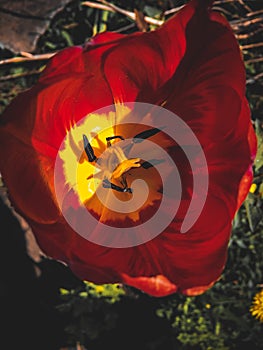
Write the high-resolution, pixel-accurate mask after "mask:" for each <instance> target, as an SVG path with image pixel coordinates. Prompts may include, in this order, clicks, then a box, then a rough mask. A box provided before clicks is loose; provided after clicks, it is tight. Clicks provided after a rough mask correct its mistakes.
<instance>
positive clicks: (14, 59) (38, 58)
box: [0, 52, 56, 65]
mask: <svg viewBox="0 0 263 350" xmlns="http://www.w3.org/2000/svg"><path fill="white" fill-rule="evenodd" d="M55 54H56V52H53V53H43V54H40V55H31V54H29V55H28V56H26V57H25V56H23V57H12V58H7V59H4V60H0V65H2V64H9V63H21V62H27V61H42V60H44V61H45V60H49V59H50V58H51V57H52V56H54V55H55Z"/></svg>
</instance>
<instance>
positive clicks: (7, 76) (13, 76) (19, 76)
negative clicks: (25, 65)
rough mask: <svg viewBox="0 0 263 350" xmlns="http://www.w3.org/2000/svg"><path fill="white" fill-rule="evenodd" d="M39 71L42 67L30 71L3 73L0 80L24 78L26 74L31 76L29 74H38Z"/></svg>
mask: <svg viewBox="0 0 263 350" xmlns="http://www.w3.org/2000/svg"><path fill="white" fill-rule="evenodd" d="M41 72H42V69H39V70H33V71H31V72H23V73H17V74H10V75H5V76H3V77H0V82H2V81H7V80H12V79H19V78H24V77H28V76H31V75H37V74H40V73H41Z"/></svg>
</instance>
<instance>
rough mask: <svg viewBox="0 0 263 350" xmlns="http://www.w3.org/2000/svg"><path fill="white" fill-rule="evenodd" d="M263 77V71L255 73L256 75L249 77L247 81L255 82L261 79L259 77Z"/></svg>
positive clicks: (249, 82) (248, 82)
mask: <svg viewBox="0 0 263 350" xmlns="http://www.w3.org/2000/svg"><path fill="white" fill-rule="evenodd" d="M261 78H263V72H262V73H259V74H257V75H255V76H254V77H252V78H249V79H247V81H246V83H247V84H253V83H255V82H256V81H257V80H259V79H261Z"/></svg>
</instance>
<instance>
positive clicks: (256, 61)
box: [245, 57, 263, 64]
mask: <svg viewBox="0 0 263 350" xmlns="http://www.w3.org/2000/svg"><path fill="white" fill-rule="evenodd" d="M258 62H263V57H257V58H251V59H250V60H247V61H245V63H246V64H251V63H258Z"/></svg>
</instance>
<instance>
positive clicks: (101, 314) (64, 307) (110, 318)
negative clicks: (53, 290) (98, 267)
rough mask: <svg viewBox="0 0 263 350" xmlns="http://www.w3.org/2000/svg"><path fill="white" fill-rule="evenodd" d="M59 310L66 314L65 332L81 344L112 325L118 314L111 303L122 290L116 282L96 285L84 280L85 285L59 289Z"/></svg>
mask: <svg viewBox="0 0 263 350" xmlns="http://www.w3.org/2000/svg"><path fill="white" fill-rule="evenodd" d="M60 292H61V300H62V302H61V304H60V305H59V306H58V308H59V310H60V311H61V313H64V314H66V315H67V316H68V315H69V316H70V317H69V320H70V321H69V323H68V325H67V327H66V332H67V333H68V335H69V340H68V341H69V343H72V345H74V344H75V343H76V342H77V341H79V342H80V343H82V344H85V343H86V342H87V339H91V340H92V339H95V338H97V337H99V336H100V335H101V334H103V332H105V331H108V330H110V329H112V328H114V326H115V322H116V319H117V317H118V315H117V313H116V312H115V310H114V307H113V304H114V303H116V302H118V301H119V300H120V299H121V298H122V297H123V295H124V294H125V292H124V290H123V288H122V287H121V285H119V284H106V285H95V284H93V283H90V282H86V281H85V288H84V289H77V290H66V289H62V288H61V289H60Z"/></svg>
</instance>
